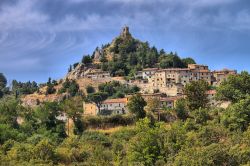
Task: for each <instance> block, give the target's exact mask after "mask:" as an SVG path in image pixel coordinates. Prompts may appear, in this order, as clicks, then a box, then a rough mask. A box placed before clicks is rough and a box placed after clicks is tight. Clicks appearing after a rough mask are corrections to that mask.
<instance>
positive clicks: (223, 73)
mask: <svg viewBox="0 0 250 166" xmlns="http://www.w3.org/2000/svg"><path fill="white" fill-rule="evenodd" d="M236 74H237V71H236V70H229V69H223V70H217V71H213V72H212V75H213V85H214V86H219V85H220V84H221V83H222V82H223V81H224V80H227V78H228V77H229V76H230V75H236Z"/></svg>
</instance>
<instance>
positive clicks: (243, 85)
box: [216, 72, 250, 103]
mask: <svg viewBox="0 0 250 166" xmlns="http://www.w3.org/2000/svg"><path fill="white" fill-rule="evenodd" d="M249 92H250V75H249V73H248V72H241V74H239V75H231V76H229V77H228V79H227V80H226V81H224V82H222V83H221V85H220V86H219V87H218V88H217V93H216V98H217V99H218V100H225V101H231V102H234V103H235V102H238V101H240V100H241V99H245V98H246V97H247V96H248V95H249Z"/></svg>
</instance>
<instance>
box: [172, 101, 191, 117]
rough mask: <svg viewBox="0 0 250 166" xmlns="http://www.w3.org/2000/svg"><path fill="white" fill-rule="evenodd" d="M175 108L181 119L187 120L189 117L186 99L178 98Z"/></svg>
mask: <svg viewBox="0 0 250 166" xmlns="http://www.w3.org/2000/svg"><path fill="white" fill-rule="evenodd" d="M174 110H175V112H176V115H177V117H178V118H179V119H181V120H186V119H187V118H188V107H187V101H186V100H185V99H179V100H177V101H176V104H175V108H174Z"/></svg>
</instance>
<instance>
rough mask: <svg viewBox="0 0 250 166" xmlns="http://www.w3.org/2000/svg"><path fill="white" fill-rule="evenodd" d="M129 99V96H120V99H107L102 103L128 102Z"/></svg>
mask: <svg viewBox="0 0 250 166" xmlns="http://www.w3.org/2000/svg"><path fill="white" fill-rule="evenodd" d="M127 102H128V99H127V98H118V99H107V100H105V101H103V103H102V104H112V103H127Z"/></svg>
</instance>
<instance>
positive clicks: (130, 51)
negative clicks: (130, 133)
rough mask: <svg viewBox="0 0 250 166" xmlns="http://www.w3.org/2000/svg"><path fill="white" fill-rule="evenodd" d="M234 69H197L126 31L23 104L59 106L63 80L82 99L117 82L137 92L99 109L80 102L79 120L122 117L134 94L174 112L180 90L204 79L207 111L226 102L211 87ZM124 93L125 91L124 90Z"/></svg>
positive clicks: (111, 98)
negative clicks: (50, 89) (51, 87)
mask: <svg viewBox="0 0 250 166" xmlns="http://www.w3.org/2000/svg"><path fill="white" fill-rule="evenodd" d="M236 74H237V71H236V70H230V69H222V70H216V71H211V70H210V69H209V67H208V66H206V65H199V64H196V63H195V61H194V60H193V59H192V58H184V59H180V58H179V56H178V55H177V54H176V53H172V52H170V53H165V51H164V50H160V51H157V50H156V48H155V47H150V46H149V44H148V43H147V42H141V41H139V40H137V39H134V38H133V37H132V35H131V34H130V32H129V28H128V27H124V28H123V29H122V32H121V34H120V35H119V36H118V37H116V38H115V39H114V40H113V41H112V42H111V44H106V45H103V46H102V47H101V48H99V47H97V48H96V50H95V51H94V52H93V55H85V56H84V57H83V59H82V61H81V62H79V63H75V64H74V65H73V66H70V68H69V71H68V73H67V75H66V77H65V78H64V79H62V80H59V81H57V84H56V85H55V87H54V88H55V90H54V92H53V93H49V94H45V92H44V91H46V86H45V87H44V88H41V89H40V90H39V93H35V94H31V95H27V96H25V98H24V99H23V102H24V104H26V105H37V104H39V103H41V102H44V101H60V100H62V99H63V98H65V93H60V89H61V88H62V86H63V84H65V81H69V80H74V81H76V83H78V85H79V88H80V90H82V91H83V92H84V93H85V94H88V93H91V92H87V89H88V88H92V89H93V90H92V92H98V91H100V85H105V84H112V83H119V84H121V85H123V86H124V87H123V89H125V87H136V88H137V90H136V91H130V92H124V93H123V94H122V95H116V96H109V97H108V98H107V99H105V100H104V101H101V103H99V105H97V104H96V103H94V102H91V101H88V100H85V101H84V102H83V110H84V115H85V116H88V115H110V114H112V115H113V114H127V113H128V109H127V103H128V101H129V99H130V97H131V96H133V94H135V93H137V94H140V95H141V96H142V97H143V98H144V99H145V100H146V101H147V102H148V101H150V100H152V99H156V100H157V101H159V104H158V106H157V107H158V108H157V109H158V110H164V109H165V110H166V109H173V108H174V107H175V103H176V101H177V100H178V99H181V98H185V94H184V92H183V89H184V87H185V85H187V84H189V83H190V82H192V81H198V80H204V81H206V82H207V83H208V84H209V86H210V87H211V88H210V90H208V91H207V96H208V99H209V104H210V105H211V106H225V105H227V103H225V102H219V101H216V100H215V99H214V97H215V94H216V90H215V89H216V87H218V86H219V85H220V84H221V83H222V82H223V81H225V80H227V78H228V77H229V76H230V75H236ZM128 89H129V88H128Z"/></svg>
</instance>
